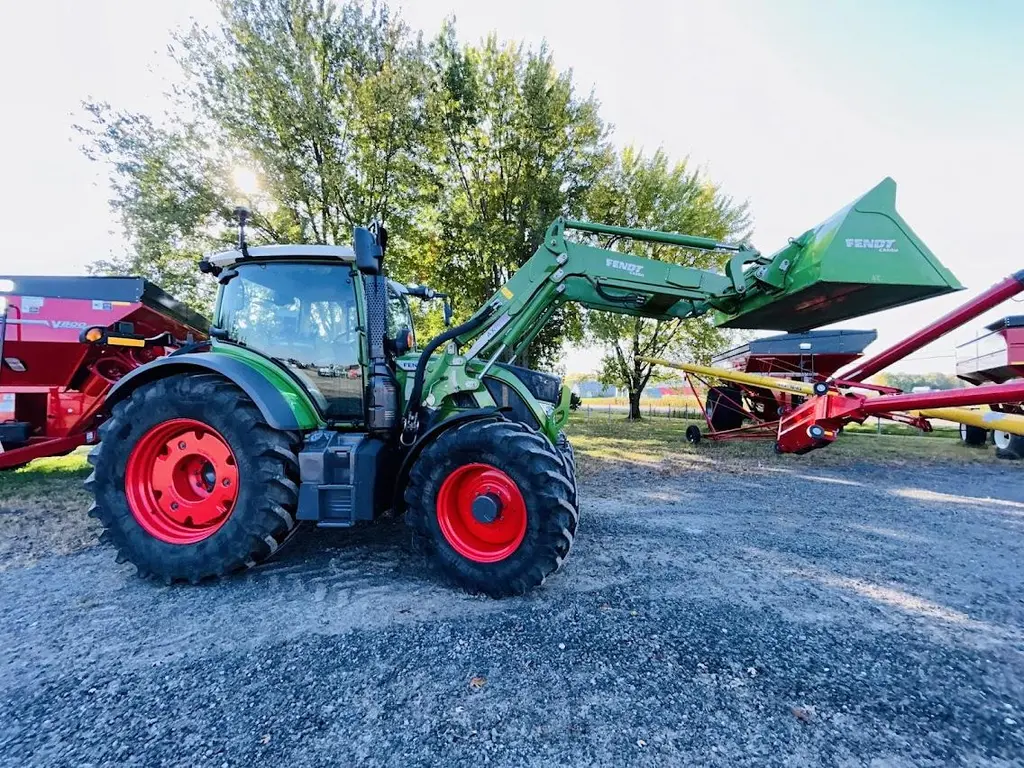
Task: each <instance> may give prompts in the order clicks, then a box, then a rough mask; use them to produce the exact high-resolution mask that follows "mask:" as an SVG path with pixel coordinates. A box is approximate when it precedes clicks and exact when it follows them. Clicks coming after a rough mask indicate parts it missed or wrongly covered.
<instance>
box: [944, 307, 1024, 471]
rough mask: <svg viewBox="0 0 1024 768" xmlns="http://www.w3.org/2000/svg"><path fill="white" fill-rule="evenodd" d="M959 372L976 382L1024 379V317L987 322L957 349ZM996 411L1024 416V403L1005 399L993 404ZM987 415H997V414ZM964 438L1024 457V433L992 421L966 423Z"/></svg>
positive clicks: (987, 382) (1009, 456)
mask: <svg viewBox="0 0 1024 768" xmlns="http://www.w3.org/2000/svg"><path fill="white" fill-rule="evenodd" d="M956 375H957V377H959V378H960V379H962V380H964V381H966V382H968V383H969V384H973V385H975V386H987V385H991V384H1007V383H1010V382H1013V381H1018V382H1019V381H1024V317H1022V316H1020V315H1015V316H1010V317H1004V318H1002V319H1001V320H997V321H996V322H994V323H989V324H988V325H987V326H985V331H984V332H983V333H981V334H979V335H978V336H977V337H975V338H974V339H972V340H971V341H969V342H967V343H966V344H961V345H960V346H958V347H957V349H956ZM989 408H990V411H991V412H992V413H993V414H1000V413H1002V414H1016V415H1018V416H1024V408H1022V407H1021V404H1020V403H1013V402H1001V403H993V404H992V405H990V406H989ZM987 418H989V419H994V418H995V416H994V415H989V416H988V417H987ZM960 437H961V439H962V440H963V441H964V442H965V443H967V444H968V445H974V446H979V445H985V443H986V442H987V441H988V439H989V438H990V437H991V439H992V442H993V443H995V445H996V447H997V448H998V449H999V450H1000V451H1002V452H1003V453H1002V455H1004V456H1005V457H1007V458H1017V459H1022V458H1024V437H1021V436H1019V435H1016V434H1013V433H1011V432H1007V431H1005V430H1002V429H999V428H998V426H996V425H993V424H991V423H990V422H989V423H986V424H984V425H978V426H968V425H964V426H962V427H961V429H960Z"/></svg>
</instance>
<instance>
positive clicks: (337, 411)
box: [204, 245, 415, 422]
mask: <svg viewBox="0 0 1024 768" xmlns="http://www.w3.org/2000/svg"><path fill="white" fill-rule="evenodd" d="M355 261H356V258H355V252H354V251H353V249H352V248H350V247H348V246H329V245H304V246H297V245H267V246H258V247H253V248H246V249H245V252H244V253H243V251H242V250H241V249H234V250H230V251H224V252H221V253H216V254H211V255H210V256H207V257H206V259H205V260H204V262H205V265H204V269H206V270H207V271H209V272H213V273H214V274H216V275H217V277H218V279H219V282H220V283H221V288H220V291H219V293H218V297H217V304H216V309H215V314H214V323H213V328H212V334H211V335H212V336H213V337H214V339H215V342H214V343H215V344H217V343H218V342H220V343H221V344H224V345H225V346H232V345H234V346H239V347H242V348H244V349H247V350H250V351H252V352H255V353H257V354H259V355H262V356H265V357H267V358H270V359H271V360H273V361H274V362H276V363H277V364H278V365H280V366H283V367H284V368H286V369H287V371H288V372H289V373H290V374H291V375H292V376H293V377H295V378H297V379H298V380H299V381H300V382H301V383H302V385H303V388H304V389H305V390H306V391H307V392H308V393H309V395H310V397H311V398H312V400H313V401H314V403H315V404H316V406H317V409H318V410H319V412H320V415H321V416H322V417H323V418H324V419H326V420H328V421H350V422H355V421H360V420H362V417H363V414H364V410H365V402H364V393H365V387H366V383H367V381H366V364H367V361H368V360H369V354H370V350H369V348H368V344H367V333H366V330H365V329H366V328H367V327H368V325H369V323H370V318H369V317H368V308H367V302H366V292H367V286H366V285H365V284H364V282H363V275H362V274H361V273H360V271H359V270H358V269H357V268H356V266H355ZM371 279H374V278H371ZM375 279H380V278H379V276H375ZM381 282H382V283H383V284H384V286H385V291H386V301H385V302H384V314H385V325H386V330H385V338H384V347H385V349H386V350H387V351H388V352H390V354H389V355H387V357H386V359H387V362H388V364H389V366H390V367H391V368H392V369H393V368H394V360H395V358H396V357H397V356H398V355H401V354H404V353H405V352H408V351H410V350H411V349H414V348H415V332H414V329H413V319H412V317H413V316H412V312H411V310H410V308H409V301H408V296H409V291H410V289H409V288H408V287H407V286H404V285H401V284H400V283H397V282H395V281H393V280H381Z"/></svg>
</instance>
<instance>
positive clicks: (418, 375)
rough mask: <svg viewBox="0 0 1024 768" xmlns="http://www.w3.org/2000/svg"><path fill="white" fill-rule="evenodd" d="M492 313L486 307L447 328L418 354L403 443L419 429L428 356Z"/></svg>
mask: <svg viewBox="0 0 1024 768" xmlns="http://www.w3.org/2000/svg"><path fill="white" fill-rule="evenodd" d="M493 312H494V308H493V307H491V306H488V307H486V308H485V309H484V311H483V312H481V313H480V314H479V315H477V316H476V317H471V318H470V319H469V320H467V321H466V322H464V323H463V324H462V325H456V326H455V327H454V328H449V329H448V330H447V331H445V332H444V333H439V334H438V335H437V336H435V337H434V338H433V339H431V340H430V342H428V344H427V346H425V347H424V348H423V351H422V352H420V357H419V360H417V361H416V372H415V373H414V374H413V379H412V391H411V392H410V393H409V405H408V409H407V411H406V414H405V426H404V428H403V430H402V442H403V443H406V444H408V443H407V441H408V439H409V438H410V437H412V433H415V431H416V430H417V429H418V428H419V415H420V412H421V411H422V410H423V404H422V403H421V402H420V401H421V399H422V397H423V380H424V379H425V378H426V375H427V363H428V362H429V361H430V356H431V355H432V354H434V351H435V350H436V349H437V348H438V347H440V346H441V345H442V344H445V343H447V342H449V341H451V340H452V339H454V338H456V337H458V336H461V335H462V334H464V333H469V332H470V331H475V330H476V329H477V328H479V327H480V326H481V325H483V324H484V322H485V321H486V320H487V318H489V317H490V316H491V314H492V313H493Z"/></svg>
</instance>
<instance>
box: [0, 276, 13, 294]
mask: <svg viewBox="0 0 1024 768" xmlns="http://www.w3.org/2000/svg"><path fill="white" fill-rule="evenodd" d="M13 292H14V281H13V280H6V279H4V280H0V293H13Z"/></svg>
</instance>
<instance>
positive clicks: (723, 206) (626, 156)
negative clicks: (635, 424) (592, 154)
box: [586, 147, 750, 419]
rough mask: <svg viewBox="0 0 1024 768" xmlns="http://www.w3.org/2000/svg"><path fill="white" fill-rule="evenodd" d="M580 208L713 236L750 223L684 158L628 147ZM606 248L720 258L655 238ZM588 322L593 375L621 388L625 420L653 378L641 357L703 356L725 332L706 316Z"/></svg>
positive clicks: (631, 222)
mask: <svg viewBox="0 0 1024 768" xmlns="http://www.w3.org/2000/svg"><path fill="white" fill-rule="evenodd" d="M586 213H587V216H588V217H589V218H591V219H593V220H595V221H602V222H605V223H609V224H617V225H619V226H625V227H634V228H641V229H656V230H663V231H668V232H684V233H687V234H693V235H700V236H703V237H711V238H715V239H716V240H729V239H736V238H741V237H743V236H745V235H746V234H747V231H748V229H749V225H750V218H749V216H748V213H747V206H746V204H745V203H744V204H737V203H735V202H734V201H733V200H732V199H731V198H730V197H728V196H726V195H725V194H723V193H722V191H721V190H720V189H719V187H717V186H716V185H715V184H713V183H712V182H710V181H709V180H708V179H707V178H706V177H705V175H704V174H703V173H701V172H700V171H698V170H691V169H690V167H689V166H688V164H687V162H686V161H685V160H684V161H682V162H678V163H674V164H670V163H669V160H668V157H667V156H666V155H665V153H664V152H663V151H661V150H658V151H657V152H655V153H654V154H653V155H652V156H650V157H646V156H645V155H644V153H643V152H642V151H640V150H638V149H635V148H633V147H627V148H626V149H624V150H623V151H622V153H621V155H620V156H619V158H618V160H617V162H616V163H615V164H614V165H612V166H611V167H610V168H608V169H607V170H606V171H605V172H604V173H603V174H602V175H601V178H600V179H599V181H598V182H597V183H596V184H595V185H594V187H593V189H592V190H591V191H590V194H589V195H588V197H587V202H586ZM605 247H613V248H615V249H617V250H623V251H625V252H628V253H633V254H636V255H638V256H644V257H647V258H652V259H658V260H661V261H672V262H674V263H677V264H682V265H684V266H688V267H696V268H699V269H709V268H715V267H720V266H722V261H723V256H722V255H721V254H716V253H713V252H708V251H697V250H690V249H683V248H678V247H676V246H670V245H664V244H660V243H640V242H636V241H623V240H617V241H614V243H613V244H612V245H611V246H609V245H608V244H606V245H605ZM587 326H588V332H589V335H590V338H591V339H592V340H593V341H596V342H597V343H599V344H602V345H604V346H605V347H606V348H607V349H608V352H607V354H605V356H604V357H603V359H602V361H601V371H600V374H599V379H600V380H601V383H603V384H605V385H615V386H618V387H623V388H625V389H626V391H627V393H628V395H629V418H630V419H639V418H641V415H640V396H641V394H642V393H643V391H644V387H646V386H647V384H648V382H649V381H650V380H651V379H652V378H653V377H655V376H656V373H655V371H654V366H653V365H652V364H650V363H645V362H643V361H641V360H640V358H641V357H644V356H649V357H672V358H676V359H687V360H692V361H696V362H707V361H708V359H709V358H710V357H711V355H712V354H713V353H714V352H716V351H717V350H719V349H721V348H722V346H723V345H724V343H725V342H726V338H727V337H726V334H725V332H724V331H721V330H719V329H717V328H715V327H714V326H713V325H712V324H711V322H710V318H708V317H702V318H695V319H691V320H675V321H660V320H651V319H647V318H639V317H630V316H626V315H615V314H611V313H607V312H590V313H588V317H587Z"/></svg>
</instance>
